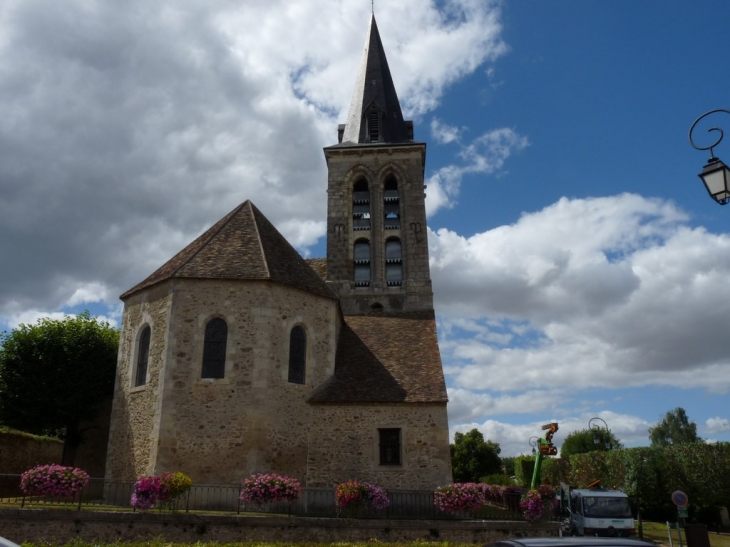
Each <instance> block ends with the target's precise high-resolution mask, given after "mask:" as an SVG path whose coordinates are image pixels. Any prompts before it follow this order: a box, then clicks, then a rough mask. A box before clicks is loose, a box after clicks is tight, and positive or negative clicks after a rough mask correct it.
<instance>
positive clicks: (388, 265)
mask: <svg viewBox="0 0 730 547" xmlns="http://www.w3.org/2000/svg"><path fill="white" fill-rule="evenodd" d="M402 253H403V251H402V249H401V243H400V239H398V238H397V237H391V238H389V239H387V240H386V241H385V281H386V282H387V283H388V285H389V286H391V285H400V284H401V283H403V254H402Z"/></svg>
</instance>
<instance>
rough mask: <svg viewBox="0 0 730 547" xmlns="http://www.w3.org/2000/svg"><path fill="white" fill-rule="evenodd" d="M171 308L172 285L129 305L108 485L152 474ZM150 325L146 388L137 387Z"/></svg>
mask: <svg viewBox="0 0 730 547" xmlns="http://www.w3.org/2000/svg"><path fill="white" fill-rule="evenodd" d="M171 303H172V281H167V282H164V283H160V284H159V285H155V286H153V287H151V288H149V289H147V290H145V291H142V292H140V293H137V294H135V295H132V296H131V297H130V298H128V299H127V301H126V302H125V304H124V314H123V316H122V330H121V334H120V337H119V360H118V363H117V378H116V383H115V386H114V402H113V405H112V417H111V425H110V428H109V444H108V450H107V465H106V478H107V479H110V480H114V481H135V480H136V479H137V478H138V477H139V476H141V475H146V474H149V473H151V472H152V470H153V469H152V467H153V462H154V459H155V450H156V447H157V431H156V429H157V428H156V424H157V423H158V420H159V409H160V402H161V400H160V397H161V394H162V389H163V375H162V371H163V370H164V367H165V361H166V358H167V339H168V336H167V329H168V323H169V317H170V306H171ZM145 325H149V326H150V329H151V333H150V334H151V337H150V349H149V359H148V365H147V382H146V383H145V384H144V385H143V386H140V387H134V379H135V374H136V364H137V353H138V344H139V337H140V335H141V333H142V329H143V327H144V326H145Z"/></svg>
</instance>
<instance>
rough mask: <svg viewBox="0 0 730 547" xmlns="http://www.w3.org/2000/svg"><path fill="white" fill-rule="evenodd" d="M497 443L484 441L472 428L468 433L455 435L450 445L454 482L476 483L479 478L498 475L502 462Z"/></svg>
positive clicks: (477, 431)
mask: <svg viewBox="0 0 730 547" xmlns="http://www.w3.org/2000/svg"><path fill="white" fill-rule="evenodd" d="M501 451H502V449H501V448H500V447H499V443H494V442H492V441H485V440H484V435H482V434H481V432H480V431H479V430H478V429H476V428H474V429H472V430H471V431H469V432H468V433H455V434H454V444H452V445H451V467H452V470H453V473H454V482H478V481H479V479H480V478H481V477H485V476H487V475H492V474H496V473H500V472H501V470H502V460H501V459H500V457H499V453H500V452H501Z"/></svg>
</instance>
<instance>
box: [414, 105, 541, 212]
mask: <svg viewBox="0 0 730 547" xmlns="http://www.w3.org/2000/svg"><path fill="white" fill-rule="evenodd" d="M434 123H435V125H434ZM431 129H432V132H433V133H434V134H435V135H437V136H438V138H440V139H442V140H443V139H451V140H452V141H456V140H457V135H456V129H455V128H452V127H449V126H443V125H442V124H441V123H440V122H438V121H437V120H435V121H434V122H432V124H431ZM446 142H448V141H446ZM529 144H530V143H529V141H528V139H527V138H526V137H524V136H522V135H519V134H518V133H517V132H515V131H514V130H512V129H509V128H501V129H494V130H492V131H487V132H486V133H484V134H482V135H480V136H479V137H477V138H476V139H474V140H473V141H472V142H470V143H468V144H462V145H461V149H460V151H459V154H458V155H459V157H460V158H461V160H462V163H461V164H459V165H457V164H452V165H446V166H445V167H441V168H440V169H438V170H437V171H436V172H435V173H434V174H433V175H431V176H430V177H429V178H428V180H427V183H428V194H427V196H426V212H427V214H428V215H429V216H433V215H434V214H435V213H436V211H438V210H439V209H440V208H442V207H447V208H450V207H453V206H454V205H455V204H456V198H457V197H458V196H459V191H460V189H461V181H462V179H463V178H464V177H465V176H466V175H473V174H483V175H489V174H492V173H495V172H498V171H500V170H501V169H502V168H503V167H504V163H505V161H506V160H507V158H509V157H510V156H511V155H512V154H514V153H516V152H518V151H520V150H522V149H524V148H526V147H527V146H529Z"/></svg>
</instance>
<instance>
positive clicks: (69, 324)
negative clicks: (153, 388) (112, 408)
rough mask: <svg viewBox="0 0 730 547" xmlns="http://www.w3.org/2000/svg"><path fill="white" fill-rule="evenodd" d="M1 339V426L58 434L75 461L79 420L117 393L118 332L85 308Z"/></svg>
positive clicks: (65, 457) (66, 453) (90, 415)
mask: <svg viewBox="0 0 730 547" xmlns="http://www.w3.org/2000/svg"><path fill="white" fill-rule="evenodd" d="M0 343H1V347H0V424H3V425H6V426H9V427H13V428H15V429H20V430H22V431H27V432H29V433H36V434H58V435H60V436H61V437H62V438H63V439H64V450H63V463H64V464H66V465H72V464H73V460H74V457H75V452H76V447H77V446H78V445H79V444H80V443H81V441H82V440H83V431H81V430H80V424H81V423H82V422H83V421H87V420H90V419H93V418H94V416H95V415H96V413H97V412H98V407H99V405H100V403H101V402H103V401H104V400H106V399H107V398H109V397H111V396H112V394H113V391H114V373H115V368H116V361H117V348H118V346H119V331H117V330H116V329H115V328H112V327H111V326H110V325H109V323H107V322H104V321H97V319H96V318H94V317H91V316H90V315H89V313H88V312H84V313H82V314H80V315H78V316H76V317H72V316H66V317H65V318H64V319H62V320H52V319H39V320H38V323H37V324H35V325H20V326H19V327H18V328H17V329H15V330H13V331H12V332H10V333H7V332H6V333H3V334H2V335H0Z"/></svg>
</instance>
